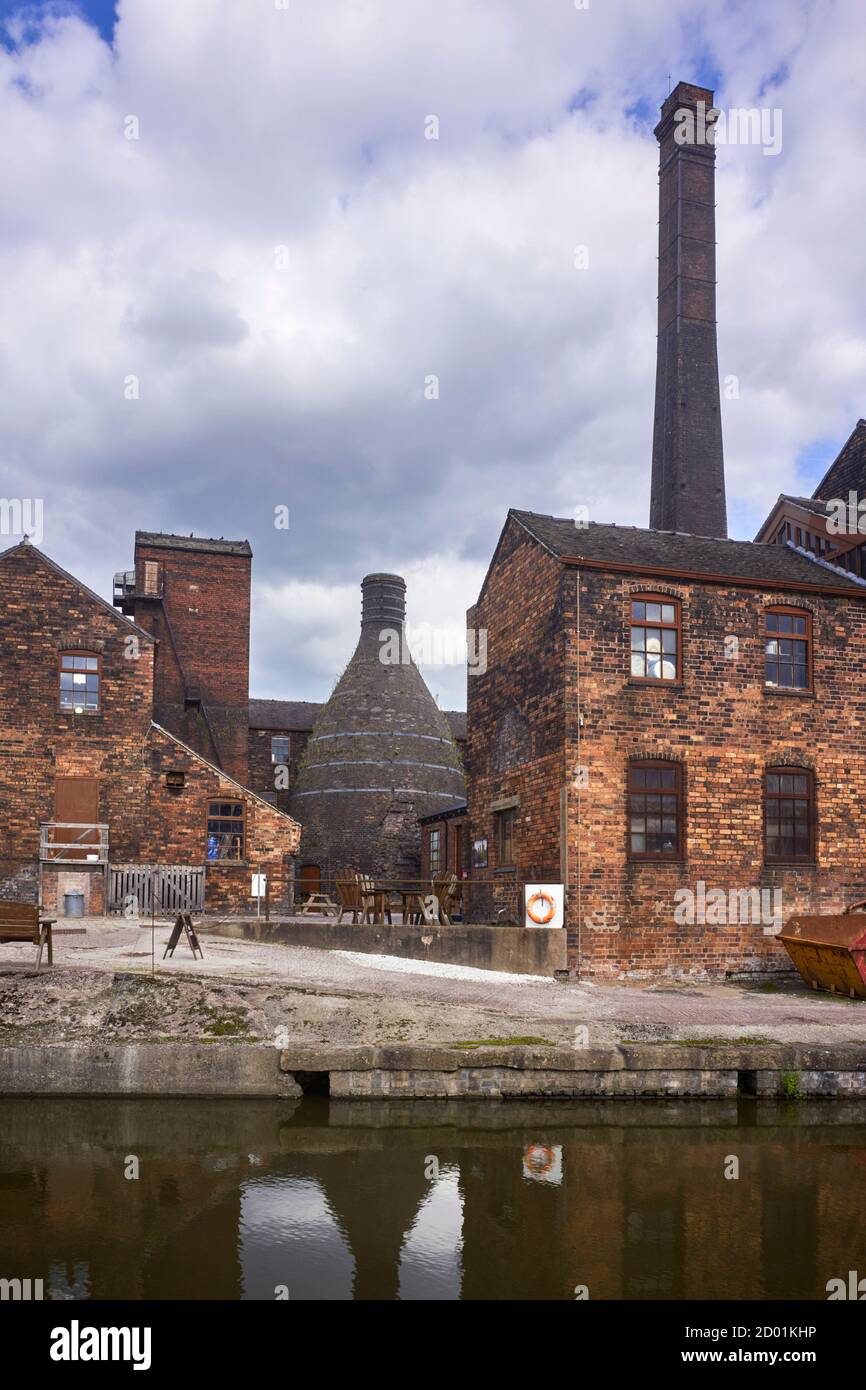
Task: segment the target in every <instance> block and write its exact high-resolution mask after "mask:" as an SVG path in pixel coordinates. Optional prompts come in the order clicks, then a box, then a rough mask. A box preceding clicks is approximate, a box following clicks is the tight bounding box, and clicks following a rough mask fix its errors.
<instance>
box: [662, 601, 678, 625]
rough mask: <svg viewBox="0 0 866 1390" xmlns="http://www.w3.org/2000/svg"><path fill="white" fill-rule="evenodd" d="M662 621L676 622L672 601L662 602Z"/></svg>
mask: <svg viewBox="0 0 866 1390" xmlns="http://www.w3.org/2000/svg"><path fill="white" fill-rule="evenodd" d="M662 622H663V623H675V622H676V610H675V609H674V606H673V604H672V603H664V604H662Z"/></svg>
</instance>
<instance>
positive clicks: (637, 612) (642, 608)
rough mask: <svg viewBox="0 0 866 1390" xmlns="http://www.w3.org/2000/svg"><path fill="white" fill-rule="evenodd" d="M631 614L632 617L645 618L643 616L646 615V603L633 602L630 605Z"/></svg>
mask: <svg viewBox="0 0 866 1390" xmlns="http://www.w3.org/2000/svg"><path fill="white" fill-rule="evenodd" d="M631 615H632V617H633V618H645V617H646V604H645V603H633V604H632V606H631Z"/></svg>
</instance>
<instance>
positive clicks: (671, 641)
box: [630, 594, 682, 681]
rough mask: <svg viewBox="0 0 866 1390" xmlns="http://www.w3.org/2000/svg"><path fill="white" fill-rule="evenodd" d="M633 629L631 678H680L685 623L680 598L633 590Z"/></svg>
mask: <svg viewBox="0 0 866 1390" xmlns="http://www.w3.org/2000/svg"><path fill="white" fill-rule="evenodd" d="M630 632H631V665H630V675H631V679H632V680H636V681H677V680H679V678H680V671H681V664H680V659H681V651H680V648H681V637H682V623H681V621H680V604H679V600H678V599H675V598H671V597H669V596H668V595H665V594H659V595H655V594H634V595H633V596H632V598H631V614H630Z"/></svg>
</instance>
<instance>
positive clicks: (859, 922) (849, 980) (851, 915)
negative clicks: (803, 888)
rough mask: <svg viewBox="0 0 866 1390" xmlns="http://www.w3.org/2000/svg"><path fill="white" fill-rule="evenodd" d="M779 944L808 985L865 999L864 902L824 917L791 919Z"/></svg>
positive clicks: (865, 933) (865, 920)
mask: <svg viewBox="0 0 866 1390" xmlns="http://www.w3.org/2000/svg"><path fill="white" fill-rule="evenodd" d="M778 939H779V940H780V941H782V942H784V945H785V949H786V951H787V952H788V955H789V956H790V957H791V960H792V961H793V962H794V965H795V966H796V967H797V969H798V970H799V972H800V974H801V975H802V977H803V979H804V980H805V981H806V984H807V985H811V986H812V988H813V989H826V990H830V992H831V993H834V994H847V995H849V996H850V998H852V999H866V899H864V900H863V901H862V902H857V903H852V905H851V906H850V907H848V908H846V909H845V911H844V912H840V913H837V914H836V915H831V914H828V915H827V916H824V917H792V918H791V920H790V922H788V923H787V925H786V927H785V929H784V931H782V932H780V933H779V938H778Z"/></svg>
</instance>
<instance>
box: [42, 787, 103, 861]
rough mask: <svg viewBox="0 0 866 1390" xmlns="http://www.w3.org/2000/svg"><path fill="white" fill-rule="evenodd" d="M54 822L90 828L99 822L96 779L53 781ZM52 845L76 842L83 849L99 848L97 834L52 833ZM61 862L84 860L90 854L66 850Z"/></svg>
mask: <svg viewBox="0 0 866 1390" xmlns="http://www.w3.org/2000/svg"><path fill="white" fill-rule="evenodd" d="M54 819H55V820H56V821H71V822H73V823H74V824H75V825H93V824H96V823H98V821H99V781H98V779H97V778H96V777H56V778H55V779H54ZM53 838H54V841H55V843H60V844H71V843H72V842H73V840H80V842H81V844H82V845H83V846H86V845H93V846H98V845H99V832H98V831H97V830H87V831H81V830H64V829H60V830H55V831H54V837H53ZM60 853H61V855H62V857H63V858H64V859H86V858H87V855H88V853H91V854H92V853H93V850H92V849H91V850H89V851H88V850H87V849H86V848H83V849H80V850H79V849H66V850H62V851H60Z"/></svg>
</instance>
